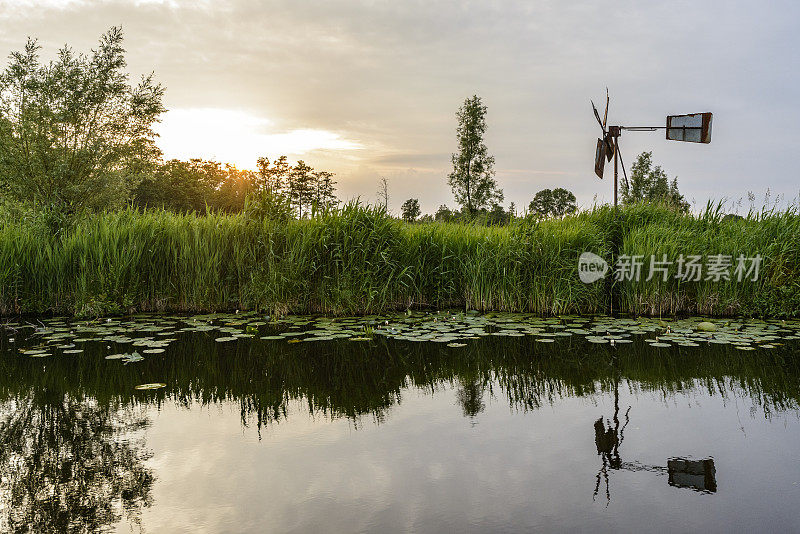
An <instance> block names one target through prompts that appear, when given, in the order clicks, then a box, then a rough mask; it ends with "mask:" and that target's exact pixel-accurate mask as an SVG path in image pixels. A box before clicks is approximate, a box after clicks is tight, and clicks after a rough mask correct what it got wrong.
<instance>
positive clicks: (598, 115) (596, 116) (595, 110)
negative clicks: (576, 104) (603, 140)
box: [589, 100, 606, 134]
mask: <svg viewBox="0 0 800 534" xmlns="http://www.w3.org/2000/svg"><path fill="white" fill-rule="evenodd" d="M589 102H592V101H591V100H589ZM592 111H594V118H596V119H597V124H599V125H600V128H602V129H603V133H604V134H605V133H606V127H605V125H604V124H603V121H602V120H600V113H599V112H598V111H597V107H596V106H595V105H594V102H592Z"/></svg>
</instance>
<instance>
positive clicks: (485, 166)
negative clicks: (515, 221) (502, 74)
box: [447, 95, 503, 214]
mask: <svg viewBox="0 0 800 534" xmlns="http://www.w3.org/2000/svg"><path fill="white" fill-rule="evenodd" d="M486 110H487V108H486V106H485V105H484V104H483V102H482V101H481V98H480V97H479V96H477V95H474V96H472V97H471V98H467V99H466V100H465V101H464V104H463V105H462V106H461V108H459V110H458V112H457V113H456V118H457V119H458V126H457V128H456V138H457V140H458V152H457V153H455V154H453V155H452V158H451V159H452V162H453V171H452V172H451V173H450V175H449V176H448V178H447V180H448V183H449V184H450V187H451V189H452V190H453V195H454V196H455V198H456V202H458V203H459V204H461V206H462V207H463V208H464V209H465V210H466V211H467V213H469V214H472V213H474V212H475V211H476V210H480V209H484V208H487V207H489V206H490V205H491V204H492V203H499V202H502V201H503V191H502V190H501V189H499V188H498V187H497V182H495V180H494V157H493V156H490V155H489V154H488V150H487V148H486V145H485V144H484V142H483V136H484V134H485V133H486Z"/></svg>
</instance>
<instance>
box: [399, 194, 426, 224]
mask: <svg viewBox="0 0 800 534" xmlns="http://www.w3.org/2000/svg"><path fill="white" fill-rule="evenodd" d="M401 210H402V212H403V219H404V220H406V221H407V222H414V221H415V220H417V217H419V215H420V213H422V212H421V210H420V208H419V200H418V199H416V198H409V199H408V200H406V201H405V202H403V206H402V208H401Z"/></svg>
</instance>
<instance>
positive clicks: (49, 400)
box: [0, 390, 154, 532]
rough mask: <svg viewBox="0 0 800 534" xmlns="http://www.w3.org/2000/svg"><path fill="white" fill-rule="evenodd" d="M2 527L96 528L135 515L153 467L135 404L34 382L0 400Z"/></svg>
mask: <svg viewBox="0 0 800 534" xmlns="http://www.w3.org/2000/svg"><path fill="white" fill-rule="evenodd" d="M0 417H1V419H0V480H2V482H0V492H2V497H0V499H1V500H2V503H3V505H4V506H3V508H2V511H1V512H0V530H2V531H3V532H94V531H97V530H100V529H101V528H102V527H104V526H109V525H112V524H114V523H116V522H118V521H119V520H120V519H122V518H125V519H126V520H127V521H129V522H132V523H136V522H137V520H138V516H139V514H140V512H141V508H142V507H143V506H147V505H148V504H149V494H150V489H151V486H152V484H153V480H154V477H153V474H152V473H151V472H150V470H148V469H147V468H146V467H145V466H144V464H143V462H144V461H145V460H146V459H147V454H146V452H145V450H144V448H143V444H142V443H138V442H137V441H135V440H133V441H131V440H130V439H124V438H126V437H128V438H130V436H129V435H128V434H129V433H130V432H131V431H136V430H138V429H140V428H142V426H143V425H145V424H146V420H145V419H143V418H142V417H140V416H137V415H136V414H135V413H134V412H133V411H132V410H130V409H127V410H118V409H115V408H113V407H111V406H108V405H105V406H101V405H98V403H97V402H95V401H93V400H86V399H78V398H74V397H72V396H71V395H69V394H64V395H61V394H57V393H51V392H48V391H44V390H32V391H31V392H30V393H29V394H28V395H20V396H18V397H16V398H14V399H11V400H7V401H6V402H4V403H3V405H2V406H1V407H0Z"/></svg>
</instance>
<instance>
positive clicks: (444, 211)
mask: <svg viewBox="0 0 800 534" xmlns="http://www.w3.org/2000/svg"><path fill="white" fill-rule="evenodd" d="M453 217H454V214H453V212H452V211H450V208H448V207H447V206H445V205H444V204H442V205H441V206H439V209H438V210H436V214H435V215H434V216H433V218H434V219H435V220H437V221H442V222H449V221H451V220H453Z"/></svg>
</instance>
